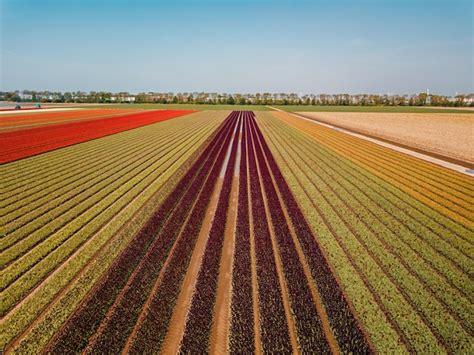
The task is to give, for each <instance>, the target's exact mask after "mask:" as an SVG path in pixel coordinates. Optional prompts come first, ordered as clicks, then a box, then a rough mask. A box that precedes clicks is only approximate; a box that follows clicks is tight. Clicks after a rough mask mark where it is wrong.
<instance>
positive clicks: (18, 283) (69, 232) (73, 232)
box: [0, 141, 195, 314]
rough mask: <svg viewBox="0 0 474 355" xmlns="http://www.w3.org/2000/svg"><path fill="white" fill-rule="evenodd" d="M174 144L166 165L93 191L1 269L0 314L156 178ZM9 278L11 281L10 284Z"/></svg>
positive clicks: (177, 148) (174, 151) (178, 149)
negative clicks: (81, 208)
mask: <svg viewBox="0 0 474 355" xmlns="http://www.w3.org/2000/svg"><path fill="white" fill-rule="evenodd" d="M179 143H181V142H179ZM194 143H195V142H194V141H191V142H187V144H191V146H192V144H194ZM181 144H182V143H181ZM176 145H177V147H176V148H175V149H173V150H172V151H170V152H169V153H168V154H166V155H165V156H164V157H163V160H164V162H163V163H164V164H166V165H164V166H162V167H159V168H157V166H154V165H150V166H149V167H147V168H146V169H142V171H141V172H140V173H139V174H138V175H135V174H127V175H130V176H127V178H128V179H127V180H126V181H125V182H122V183H121V184H117V185H111V186H110V187H109V188H107V189H106V193H105V195H104V196H100V195H99V194H97V195H98V197H97V198H95V196H96V195H93V197H94V202H96V204H95V205H93V206H92V208H90V209H88V210H87V211H86V212H85V213H83V214H81V215H79V216H77V215H76V216H74V215H73V217H75V218H74V219H73V220H72V221H71V222H70V223H69V224H67V225H66V226H64V227H62V228H61V229H60V230H59V231H58V232H57V233H55V234H54V235H53V236H51V237H49V238H48V239H47V240H46V242H45V243H42V244H41V245H40V246H39V247H36V248H34V249H33V250H32V251H31V252H29V253H28V254H27V255H26V256H27V257H28V258H25V257H24V258H20V259H18V260H17V261H16V262H15V263H13V264H12V265H11V266H10V267H8V268H7V269H6V270H4V272H3V273H2V275H1V278H0V281H1V283H0V284H1V286H2V289H3V288H4V287H5V285H9V287H8V288H7V289H6V290H5V292H4V297H3V298H2V301H1V303H0V305H1V306H0V311H1V313H2V314H4V312H5V311H6V310H8V309H9V308H10V307H11V306H12V305H13V304H14V303H16V302H17V301H18V300H19V299H20V298H21V297H22V296H23V295H25V294H26V293H27V292H28V291H29V290H30V289H31V288H33V287H34V286H35V285H36V284H37V283H38V282H39V281H41V280H42V279H43V277H44V276H46V275H47V274H48V273H49V272H51V270H54V268H56V266H57V265H58V263H61V262H62V261H63V260H64V259H65V258H66V257H67V256H68V255H70V254H71V253H72V252H73V251H74V250H75V249H76V248H78V247H79V246H80V245H82V244H83V243H84V242H85V241H86V240H87V239H88V237H89V235H90V233H93V232H94V231H95V230H96V229H97V227H98V226H101V225H102V224H104V223H106V222H107V220H108V219H110V217H111V216H114V215H115V214H116V213H117V211H119V210H120V209H121V208H122V207H123V206H124V205H126V204H127V203H128V202H129V201H130V200H131V199H132V198H133V197H134V195H135V194H137V193H138V192H140V191H141V189H143V188H144V187H146V186H148V185H149V184H150V183H151V182H153V181H154V180H155V179H157V178H159V176H160V175H161V173H162V171H164V170H166V169H167V168H168V167H169V165H171V164H172V163H173V162H174V160H172V158H173V156H176V154H177V153H178V152H179V151H180V150H184V151H185V150H186V146H185V145H184V144H183V146H180V145H179V144H178V142H177V143H176ZM178 156H179V155H178ZM140 168H141V167H140ZM129 191H131V192H129ZM67 214H69V211H68V212H66V213H65V214H64V215H63V216H62V218H66V217H65V215H67ZM38 261H39V262H38ZM37 262H38V263H37ZM35 263H37V264H35ZM33 265H34V266H33ZM32 266H33V267H32ZM13 281H14V283H13V284H12V282H13Z"/></svg>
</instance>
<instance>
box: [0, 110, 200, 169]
mask: <svg viewBox="0 0 474 355" xmlns="http://www.w3.org/2000/svg"><path fill="white" fill-rule="evenodd" d="M190 112H193V111H186V110H165V111H148V112H139V113H131V114H127V115H120V116H118V115H117V114H114V115H113V117H105V118H102V117H100V116H99V117H97V116H95V117H90V118H89V119H88V120H83V121H80V122H68V123H64V124H56V125H47V126H45V125H42V126H41V127H33V128H27V129H20V130H14V131H9V132H0V163H7V162H11V161H14V160H17V159H22V158H25V157H29V156H32V155H35V154H40V153H44V152H48V151H50V150H53V149H58V148H62V147H66V146H69V145H72V144H77V143H81V142H86V141H88V140H91V139H96V138H100V137H103V136H106V135H109V134H114V133H117V132H122V131H124V130H128V129H133V128H137V127H141V126H144V125H148V124H151V123H156V122H160V121H163V120H168V119H170V118H174V117H177V116H181V115H184V114H187V113H190ZM46 115H47V114H46ZM53 115H54V114H53ZM64 115H66V118H68V116H69V115H74V116H77V115H76V112H72V113H67V114H64V113H63V117H64ZM41 116H43V115H41ZM41 116H38V115H34V116H33V118H41ZM47 116H48V117H46V122H48V120H51V118H50V115H47ZM23 118H24V116H23ZM28 118H29V117H28ZM15 119H16V120H18V117H15ZM53 119H54V118H53ZM14 122H15V121H14ZM9 123H11V121H10V120H9ZM13 124H15V123H13Z"/></svg>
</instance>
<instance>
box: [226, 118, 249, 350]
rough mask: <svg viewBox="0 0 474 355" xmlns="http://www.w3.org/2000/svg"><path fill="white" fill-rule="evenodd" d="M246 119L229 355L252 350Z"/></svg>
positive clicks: (240, 176)
mask: <svg viewBox="0 0 474 355" xmlns="http://www.w3.org/2000/svg"><path fill="white" fill-rule="evenodd" d="M248 116H249V114H247V113H246V114H245V115H244V121H243V129H242V141H241V155H240V169H239V170H240V173H239V204H238V207H237V208H238V209H237V226H236V233H235V252H234V264H233V272H232V302H231V324H230V335H229V349H230V352H231V353H233V354H251V353H253V352H254V351H255V333H254V313H253V301H252V264H251V263H252V259H251V256H250V225H249V205H248V202H249V200H248V185H247V155H246V147H247V126H248V123H247V118H248Z"/></svg>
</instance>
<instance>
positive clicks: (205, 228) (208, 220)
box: [161, 125, 238, 354]
mask: <svg viewBox="0 0 474 355" xmlns="http://www.w3.org/2000/svg"><path fill="white" fill-rule="evenodd" d="M237 126H238V125H236V126H235V130H234V132H233V137H232V139H231V141H230V142H229V146H228V148H227V154H226V158H225V160H224V163H223V165H222V168H221V172H220V175H219V178H218V180H217V182H216V185H215V187H214V191H213V193H212V197H211V201H210V202H209V206H208V208H207V211H206V217H205V218H204V221H203V224H202V227H201V230H200V232H199V236H198V240H197V242H196V246H195V248H194V250H193V254H192V257H191V261H190V264H189V267H188V270H187V272H186V276H185V277H184V280H183V286H182V288H181V291H180V294H179V296H178V299H177V301H176V304H175V307H174V311H173V316H172V317H171V320H170V323H169V324H170V327H169V329H168V332H167V334H166V337H165V340H164V342H163V347H162V349H161V353H162V354H177V353H178V352H179V349H180V345H181V339H182V338H183V335H184V329H185V327H186V320H187V316H188V313H189V309H190V307H191V301H192V298H193V293H194V289H195V286H196V281H197V278H198V274H199V270H200V269H201V264H202V258H203V255H204V251H205V249H206V244H207V240H208V238H209V233H210V231H211V228H212V223H213V219H214V215H215V213H216V209H217V205H218V203H219V196H220V193H221V189H222V184H223V182H224V172H225V171H226V169H227V165H228V163H229V156H230V152H231V148H232V144H233V141H234V139H236V134H237V133H236V130H237ZM233 185H234V184H233ZM233 189H234V186H233ZM237 191H238V190H237ZM233 205H235V206H236V203H235V204H233ZM235 211H236V208H235V207H234V214H235V215H236V213H235ZM229 228H231V227H229ZM227 229H228V228H227V227H226V239H227V238H228V237H227V234H229V233H228V231H227ZM234 230H235V218H233V229H231V230H230V232H231V233H230V234H231V235H230V238H232V239H231V240H230V241H229V240H228V239H227V240H226V242H225V244H224V248H225V249H227V248H228V247H226V244H229V243H230V244H231V245H230V257H229V263H230V264H229V266H228V268H226V270H227V273H228V276H227V277H228V280H227V282H226V283H227V284H229V287H230V283H231V275H230V274H231V268H232V247H233V240H234V238H233V235H234ZM225 249H224V251H223V255H227V254H228V253H229V251H228V250H225ZM221 266H222V265H221ZM221 270H222V269H221ZM225 293H226V294H225V295H224V296H225V298H227V303H229V305H228V306H227V308H229V306H230V293H229V292H228V291H226V292H225ZM217 301H218V300H217ZM216 305H217V306H218V305H219V304H218V303H216ZM223 305H225V304H223ZM226 313H227V316H226V317H225V319H224V320H225V322H226V328H227V332H228V318H229V313H230V310H226ZM227 332H226V333H225V338H224V340H223V341H225V344H226V343H227ZM211 334H212V333H211ZM220 340H221V341H222V339H220ZM216 345H217V343H216ZM223 345H224V344H219V347H222V346H223ZM226 348H227V346H225V348H224V349H226Z"/></svg>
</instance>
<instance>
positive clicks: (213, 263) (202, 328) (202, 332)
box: [181, 113, 242, 353]
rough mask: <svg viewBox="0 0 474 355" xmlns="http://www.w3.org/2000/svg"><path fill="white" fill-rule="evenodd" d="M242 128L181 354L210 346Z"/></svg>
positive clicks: (212, 227) (196, 351)
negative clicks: (213, 310)
mask: <svg viewBox="0 0 474 355" xmlns="http://www.w3.org/2000/svg"><path fill="white" fill-rule="evenodd" d="M240 117H242V113H241V114H240ZM240 125H241V123H240V120H239V125H238V126H237V129H236V133H235V135H234V140H233V143H232V148H231V151H230V156H229V160H228V163H227V167H225V169H226V170H225V175H224V181H223V184H222V189H221V193H220V195H219V201H218V203H217V208H216V213H215V214H214V219H213V221H212V226H211V230H210V232H209V237H208V240H207V244H206V249H205V251H204V255H203V258H202V262H201V269H200V271H199V274H198V278H197V281H196V286H195V291H194V294H193V298H192V301H191V307H190V310H189V314H188V318H187V322H186V325H185V329H184V336H183V339H182V342H181V351H183V352H185V353H205V352H206V351H207V350H208V347H209V340H210V333H211V327H212V319H213V312H212V311H211V310H212V309H214V305H215V302H216V293H217V281H218V278H219V267H220V262H221V257H222V248H223V245H224V232H225V226H226V222H227V212H228V207H229V200H230V192H231V188H232V179H233V175H234V168H235V160H236V156H237V147H238V143H239V142H238V135H239V133H238V131H239V129H240Z"/></svg>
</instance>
